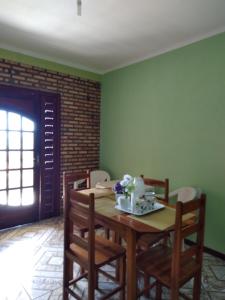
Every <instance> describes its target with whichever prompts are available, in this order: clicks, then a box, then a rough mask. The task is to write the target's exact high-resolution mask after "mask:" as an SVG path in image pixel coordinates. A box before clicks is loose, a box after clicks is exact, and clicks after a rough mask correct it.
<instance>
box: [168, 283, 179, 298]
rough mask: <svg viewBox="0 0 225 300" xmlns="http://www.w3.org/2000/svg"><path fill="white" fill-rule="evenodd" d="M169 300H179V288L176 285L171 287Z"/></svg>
mask: <svg viewBox="0 0 225 300" xmlns="http://www.w3.org/2000/svg"><path fill="white" fill-rule="evenodd" d="M170 299H171V300H179V286H178V285H172V286H171V290H170Z"/></svg>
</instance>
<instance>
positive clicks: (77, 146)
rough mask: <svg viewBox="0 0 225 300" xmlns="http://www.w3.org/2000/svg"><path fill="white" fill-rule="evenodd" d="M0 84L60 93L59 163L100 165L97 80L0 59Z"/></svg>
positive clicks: (79, 167)
mask: <svg viewBox="0 0 225 300" xmlns="http://www.w3.org/2000/svg"><path fill="white" fill-rule="evenodd" d="M0 83H1V84H7V85H13V86H17V87H18V86H20V87H27V88H34V89H37V90H44V91H49V92H56V93H59V94H60V95H61V166H60V170H61V171H60V172H61V176H62V172H63V171H65V170H77V171H79V170H84V169H96V168H98V166H99V142H100V97H101V87H100V83H99V82H96V81H93V80H88V79H82V78H79V77H75V76H72V75H66V74H63V73H59V72H54V71H49V70H46V69H42V68H39V67H34V66H30V65H25V64H22V63H16V62H13V61H9V60H5V59H1V58H0Z"/></svg>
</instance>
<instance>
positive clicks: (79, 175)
mask: <svg viewBox="0 0 225 300" xmlns="http://www.w3.org/2000/svg"><path fill="white" fill-rule="evenodd" d="M77 182H78V183H79V182H82V188H80V186H79V185H75V186H76V190H81V189H88V188H90V172H89V170H87V171H83V172H64V173H63V202H64V209H65V204H66V203H67V202H68V200H69V197H70V196H69V195H70V191H71V189H73V188H74V183H77ZM100 227H101V226H100V225H99V224H95V228H96V229H97V228H100ZM74 229H75V230H77V231H78V232H79V234H80V236H81V237H84V236H85V233H86V232H88V228H87V227H86V226H84V225H83V224H80V223H76V224H74Z"/></svg>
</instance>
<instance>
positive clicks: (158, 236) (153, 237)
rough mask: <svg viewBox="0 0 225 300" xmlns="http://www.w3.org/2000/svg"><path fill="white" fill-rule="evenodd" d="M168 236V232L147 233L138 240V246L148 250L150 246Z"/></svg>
mask: <svg viewBox="0 0 225 300" xmlns="http://www.w3.org/2000/svg"><path fill="white" fill-rule="evenodd" d="M166 237H168V233H165V232H162V233H145V234H143V235H142V236H141V237H140V239H139V240H138V248H140V249H142V250H147V249H148V248H149V247H151V246H153V245H154V244H156V243H158V242H159V241H160V240H162V239H163V238H166Z"/></svg>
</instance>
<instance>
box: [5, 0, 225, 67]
mask: <svg viewBox="0 0 225 300" xmlns="http://www.w3.org/2000/svg"><path fill="white" fill-rule="evenodd" d="M76 2H77V0H0V48H5V49H9V50H14V51H18V52H21V53H24V54H29V55H32V56H35V57H39V58H45V59H48V60H50V61H55V62H59V63H63V64H66V65H70V66H74V67H79V68H82V69H86V70H91V71H94V72H97V73H105V72H107V71H109V70H113V69H116V68H119V67H121V66H126V65H128V64H131V63H133V62H137V61H141V60H143V59H145V58H148V57H152V56H155V55H158V54H160V53H163V52H167V51H169V50H171V49H175V48H179V47H181V46H184V45H186V44H190V43H192V42H194V41H197V40H200V39H203V38H205V37H208V36H212V35H214V34H216V33H219V32H224V31H225V0H120V1H119V0H82V2H83V5H82V16H81V17H79V16H77V5H76Z"/></svg>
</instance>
